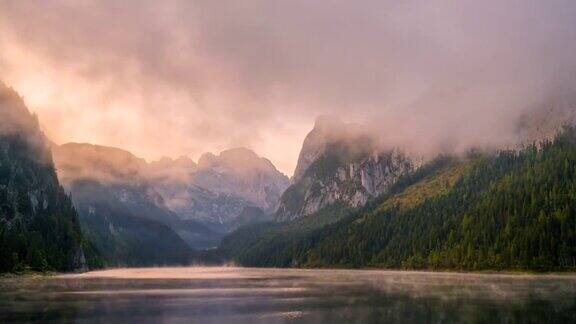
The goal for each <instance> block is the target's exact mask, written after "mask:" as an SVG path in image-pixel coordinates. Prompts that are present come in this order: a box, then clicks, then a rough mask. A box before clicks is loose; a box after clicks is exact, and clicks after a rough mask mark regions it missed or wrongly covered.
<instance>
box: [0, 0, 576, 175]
mask: <svg viewBox="0 0 576 324" xmlns="http://www.w3.org/2000/svg"><path fill="white" fill-rule="evenodd" d="M574 17H576V2H574V1H571V0H564V1H562V0H547V1H536V0H516V1H508V0H493V1H492V0H488V1H472V0H469V1H467V0H458V1H456V0H442V1H441V0H421V1H420V0H406V1H387V0H362V1H348V0H327V1H312V0H308V1H304V0H276V1H271V0H197V1H195V0H165V1H150V0H148V1H147V0H123V1H113V0H110V1H97V0H0V79H1V80H3V81H4V82H6V83H7V84H9V85H11V86H12V87H13V88H15V89H16V90H17V91H19V92H20V93H21V94H22V95H23V96H24V98H25V100H26V102H27V104H28V105H29V106H30V109H31V110H33V111H35V112H37V113H38V115H39V117H40V120H41V122H42V123H43V126H44V128H45V131H46V132H47V134H48V135H49V136H50V137H51V138H52V139H53V140H54V141H55V142H57V143H64V142H68V141H76V142H91V143H96V144H103V145H111V146H118V147H121V148H125V149H128V150H130V151H132V152H133V153H135V154H137V155H139V156H143V157H145V158H147V159H149V160H151V159H156V158H159V157H160V156H163V155H166V156H172V157H177V156H179V155H187V156H190V157H192V158H197V157H198V156H199V155H200V154H201V153H202V152H206V151H211V152H219V151H221V150H223V149H226V148H230V147H235V146H246V147H249V148H252V149H254V150H255V151H256V152H257V153H259V154H260V155H263V156H266V157H268V158H269V159H271V160H272V161H273V162H274V163H275V164H276V166H277V167H278V168H279V169H280V170H281V171H283V172H284V173H286V174H288V175H290V174H291V173H292V171H293V169H294V167H295V164H296V159H297V155H298V152H299V149H300V146H301V144H302V141H303V139H304V136H305V135H306V133H307V132H308V131H309V130H310V129H311V127H312V126H313V123H314V119H315V117H316V116H318V115H320V114H338V115H341V116H342V117H343V118H344V119H346V120H350V121H360V122H363V121H369V122H370V123H372V124H373V125H375V127H376V129H377V130H378V132H379V134H381V136H382V137H383V138H384V139H385V140H389V142H390V143H392V144H395V145H396V144H402V145H410V146H413V147H417V148H420V149H422V148H430V147H436V146H446V145H448V146H453V147H460V146H461V147H464V146H468V145H482V144H487V145H492V144H499V143H501V142H505V141H508V140H510V138H512V137H513V132H512V131H511V129H512V128H513V127H512V126H513V124H514V121H515V120H516V119H517V117H518V115H519V114H520V113H521V112H523V111H524V110H525V109H527V107H530V106H533V105H535V104H539V103H542V102H543V101H545V100H546V98H548V97H549V96H550V95H551V93H554V92H555V91H556V90H557V89H560V88H562V89H564V88H567V89H568V90H565V91H571V89H572V83H573V79H574V78H573V76H574V73H573V72H574V71H575V67H576V55H574V53H575V52H576V51H575V47H576V41H575V40H576V19H575V18H574ZM563 91H564V90H563Z"/></svg>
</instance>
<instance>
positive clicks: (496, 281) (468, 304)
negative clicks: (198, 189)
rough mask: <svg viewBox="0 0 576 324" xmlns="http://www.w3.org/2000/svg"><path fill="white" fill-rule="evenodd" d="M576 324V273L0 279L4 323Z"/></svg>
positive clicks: (146, 272)
mask: <svg viewBox="0 0 576 324" xmlns="http://www.w3.org/2000/svg"><path fill="white" fill-rule="evenodd" d="M5 321H42V322H46V321H77V322H84V321H100V322H105V323H112V322H126V321H129V322H183V323H191V322H192V323H223V322H224V323H226V322H230V323H294V322H298V323H300V322H303V323H337V322H338V323H339V322H361V323H380V322H408V323H409V322H415V323H423V322H428V323H430V322H434V323H438V322H440V323H452V322H472V323H494V322H503V323H509V322H534V323H542V322H548V323H551V322H562V323H569V322H576V276H569V275H560V276H524V275H522V276H517V275H480V274H455V273H422V272H399V271H349V270H296V269H289V270H287V269H245V268H156V269H154V268H148V269H118V270H107V271H100V272H91V273H87V274H81V275H65V276H60V277H53V278H14V279H1V280H0V322H5Z"/></svg>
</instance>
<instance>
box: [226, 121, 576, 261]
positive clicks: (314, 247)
mask: <svg viewBox="0 0 576 324" xmlns="http://www.w3.org/2000/svg"><path fill="white" fill-rule="evenodd" d="M575 139H576V130H575V129H574V128H566V129H565V130H564V132H563V133H562V134H561V135H559V136H557V138H555V139H554V140H553V141H549V142H546V143H543V144H541V145H538V146H536V145H531V146H528V147H526V148H524V149H522V150H514V151H502V152H499V153H497V154H475V155H473V156H470V157H468V158H466V159H464V160H460V161H459V160H457V159H454V158H449V157H441V158H439V159H436V160H434V161H432V162H431V163H429V164H428V165H425V166H423V167H421V168H420V169H418V170H417V171H416V172H414V173H412V174H411V175H409V176H407V177H404V178H402V179H401V180H400V181H398V183H396V185H395V186H394V187H393V188H392V189H391V190H390V191H389V192H388V193H387V194H386V195H383V196H382V197H379V198H377V199H375V200H374V201H372V202H371V203H369V204H367V206H365V207H364V208H362V209H360V210H356V211H353V212H350V213H349V214H348V215H347V216H343V217H342V216H341V217H339V218H341V220H340V221H338V222H335V223H332V224H329V225H326V226H322V227H321V228H319V229H316V230H313V231H309V232H307V233H305V234H302V235H301V236H299V237H298V238H297V239H295V241H294V240H292V242H291V244H290V246H289V247H288V248H283V249H280V250H274V251H272V252H273V253H271V254H258V253H253V250H254V245H253V244H247V246H246V247H243V249H241V251H240V252H239V253H236V254H233V256H235V257H236V260H237V261H239V262H241V263H242V264H247V265H257V266H294V265H296V266H305V267H382V268H403V269H454V270H536V271H540V270H542V271H545V270H574V269H576V214H575V213H576V210H575V209H576V170H575V165H576V142H575ZM312 216H313V215H312ZM312 216H311V217H312ZM277 226H280V227H283V226H284V227H285V226H287V225H277ZM276 231H279V230H278V229H276ZM265 233H266V235H270V231H265ZM260 237H262V236H260ZM268 240H270V238H269V239H268ZM275 240H280V239H279V238H275ZM251 241H252V242H254V241H256V242H258V239H254V238H252V239H251ZM238 245H239V246H240V244H238Z"/></svg>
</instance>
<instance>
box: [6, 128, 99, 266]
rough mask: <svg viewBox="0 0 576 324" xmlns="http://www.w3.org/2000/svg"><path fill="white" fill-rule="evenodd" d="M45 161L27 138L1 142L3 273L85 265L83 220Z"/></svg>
mask: <svg viewBox="0 0 576 324" xmlns="http://www.w3.org/2000/svg"><path fill="white" fill-rule="evenodd" d="M45 156H46V152H45V151H44V149H43V148H42V147H40V146H37V145H33V144H32V143H30V142H29V140H28V139H27V138H25V137H23V136H22V135H5V136H1V137H0V272H19V271H24V270H26V269H31V270H35V271H47V270H57V271H70V270H76V269H79V268H83V267H84V266H85V256H84V253H83V249H82V246H83V245H86V244H87V243H84V241H83V239H82V235H81V232H80V226H79V222H78V216H77V214H76V211H75V210H74V207H73V205H72V202H71V200H70V198H69V197H68V196H67V195H66V194H65V192H64V190H63V189H62V187H61V186H60V185H59V183H58V180H57V178H56V173H55V171H54V167H53V165H52V164H51V161H49V160H45V158H44V157H45ZM95 253H96V252H95V251H93V250H90V254H89V255H88V259H89V261H90V263H91V264H92V265H97V264H98V257H97V256H96V255H95Z"/></svg>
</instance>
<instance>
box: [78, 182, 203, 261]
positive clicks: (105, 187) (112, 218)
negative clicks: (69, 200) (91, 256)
mask: <svg viewBox="0 0 576 324" xmlns="http://www.w3.org/2000/svg"><path fill="white" fill-rule="evenodd" d="M122 190H126V189H120V188H117V187H115V186H111V185H110V184H105V183H102V182H98V181H96V180H92V179H81V180H80V179H79V180H75V181H73V182H72V183H71V184H70V191H71V192H72V195H73V198H74V204H75V205H76V208H77V209H78V213H79V214H80V223H81V224H82V228H83V229H84V232H85V234H86V236H87V237H89V238H90V239H91V240H92V241H93V242H94V243H95V245H96V247H97V248H98V249H99V250H100V251H102V255H103V257H104V260H105V261H106V264H107V265H108V266H158V265H174V264H180V265H185V264H189V263H190V262H191V261H192V260H193V257H194V253H193V250H192V249H191V248H190V246H188V244H187V243H186V242H185V241H184V240H183V239H182V238H181V237H180V236H179V235H178V234H177V233H176V231H175V230H173V229H172V228H171V227H170V226H168V225H167V224H166V220H158V219H157V218H160V217H162V216H163V215H162V214H161V213H160V214H158V215H154V212H153V211H147V212H144V213H138V209H135V208H133V206H130V205H129V204H126V203H125V201H126V200H124V199H123V198H119V197H118V195H119V193H120V192H121V191H122ZM120 195H122V194H120Z"/></svg>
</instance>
